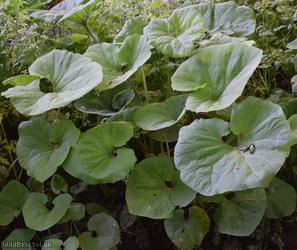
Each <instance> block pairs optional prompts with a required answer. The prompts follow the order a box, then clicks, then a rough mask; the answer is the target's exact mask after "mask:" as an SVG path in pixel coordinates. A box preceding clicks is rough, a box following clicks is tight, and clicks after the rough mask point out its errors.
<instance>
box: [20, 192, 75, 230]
mask: <svg viewBox="0 0 297 250" xmlns="http://www.w3.org/2000/svg"><path fill="white" fill-rule="evenodd" d="M71 200H72V197H71V196H70V195H69V194H61V195H59V196H57V197H56V198H55V199H54V200H53V201H52V204H53V205H54V207H53V209H52V210H49V209H47V207H46V203H47V202H48V199H47V196H46V195H45V194H43V193H30V195H29V196H28V199H27V201H26V203H25V205H24V207H23V216H24V220H25V223H26V226H27V227H28V228H31V229H34V230H36V231H43V230H46V229H48V228H50V227H52V226H53V225H55V224H56V223H58V221H59V220H60V219H61V218H62V217H63V216H64V215H65V213H66V211H67V209H68V208H69V207H70V204H71Z"/></svg>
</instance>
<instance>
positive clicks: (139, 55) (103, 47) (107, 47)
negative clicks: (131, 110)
mask: <svg viewBox="0 0 297 250" xmlns="http://www.w3.org/2000/svg"><path fill="white" fill-rule="evenodd" d="M84 55H85V56H86V57H89V58H91V59H92V60H93V61H94V62H97V63H99V64H100V65H101V66H102V70H103V75H104V77H103V83H102V84H100V86H98V88H97V89H98V90H100V91H102V90H105V89H110V88H113V87H115V86H117V85H119V84H121V83H123V82H124V81H126V80H127V79H128V78H129V77H130V76H132V75H133V74H134V73H135V72H136V71H137V70H138V68H139V67H140V66H142V65H143V64H144V63H145V62H146V61H147V60H148V59H149V58H150V57H151V51H150V46H149V44H148V42H147V40H146V38H145V37H144V36H139V35H137V34H135V35H132V36H128V37H127V38H126V39H125V40H124V42H123V43H122V45H121V46H120V47H118V46H117V45H116V44H111V43H101V44H96V45H92V46H90V47H89V48H88V49H87V51H86V53H85V54H84Z"/></svg>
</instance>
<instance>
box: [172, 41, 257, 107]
mask: <svg viewBox="0 0 297 250" xmlns="http://www.w3.org/2000/svg"><path fill="white" fill-rule="evenodd" d="M261 57H262V51H261V50H259V49H257V48H255V47H251V46H247V45H245V44H241V43H228V44H223V45H214V46H210V47H207V48H203V49H199V50H198V52H197V53H196V54H195V55H194V56H193V57H191V58H189V59H188V60H187V61H185V62H183V63H182V64H181V65H180V67H179V68H178V69H177V71H176V72H175V73H174V75H173V76H172V88H173V89H174V90H178V91H194V92H192V93H191V94H190V96H189V98H188V100H187V104H186V108H187V109H188V110H191V111H194V112H197V113H198V112H209V111H213V110H220V109H224V108H226V107H228V106H230V105H231V104H232V103H233V102H234V101H235V100H236V99H237V98H238V97H239V96H240V95H241V94H242V91H243V89H244V87H245V85H246V84H247V81H248V80H249V78H250V77H251V76H252V74H253V72H254V70H255V69H256V68H257V66H258V65H259V63H260V61H261Z"/></svg>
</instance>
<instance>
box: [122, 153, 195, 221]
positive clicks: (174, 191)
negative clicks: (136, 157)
mask: <svg viewBox="0 0 297 250" xmlns="http://www.w3.org/2000/svg"><path fill="white" fill-rule="evenodd" d="M195 195H196V193H195V192H194V191H193V190H192V189H190V188H188V187H187V186H186V185H184V184H183V183H182V182H181V180H180V178H179V173H178V171H177V170H176V169H174V166H173V163H172V161H171V159H170V158H168V157H164V156H159V157H151V158H147V159H145V160H143V161H142V162H141V163H139V164H138V166H137V167H136V168H134V169H133V170H132V171H131V174H130V176H129V179H128V182H127V189H126V202H127V205H128V209H129V212H130V213H132V214H135V215H139V216H145V217H149V218H153V219H161V218H169V217H171V216H173V210H174V208H175V207H184V206H187V205H188V204H189V203H190V202H191V201H192V200H193V199H194V197H195Z"/></svg>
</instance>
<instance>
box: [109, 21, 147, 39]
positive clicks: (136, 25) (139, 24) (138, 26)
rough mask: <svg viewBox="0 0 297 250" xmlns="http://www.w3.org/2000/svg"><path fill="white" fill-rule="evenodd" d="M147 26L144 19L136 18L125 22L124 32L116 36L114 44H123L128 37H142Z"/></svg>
mask: <svg viewBox="0 0 297 250" xmlns="http://www.w3.org/2000/svg"><path fill="white" fill-rule="evenodd" d="M145 24H146V21H145V20H144V18H143V17H135V18H133V19H129V20H128V21H126V22H125V24H124V26H123V28H122V30H121V31H120V32H119V33H118V34H117V35H116V37H115V39H114V43H121V42H123V41H124V40H125V38H126V37H128V36H131V35H134V34H138V35H142V34H143V28H144V26H145Z"/></svg>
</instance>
